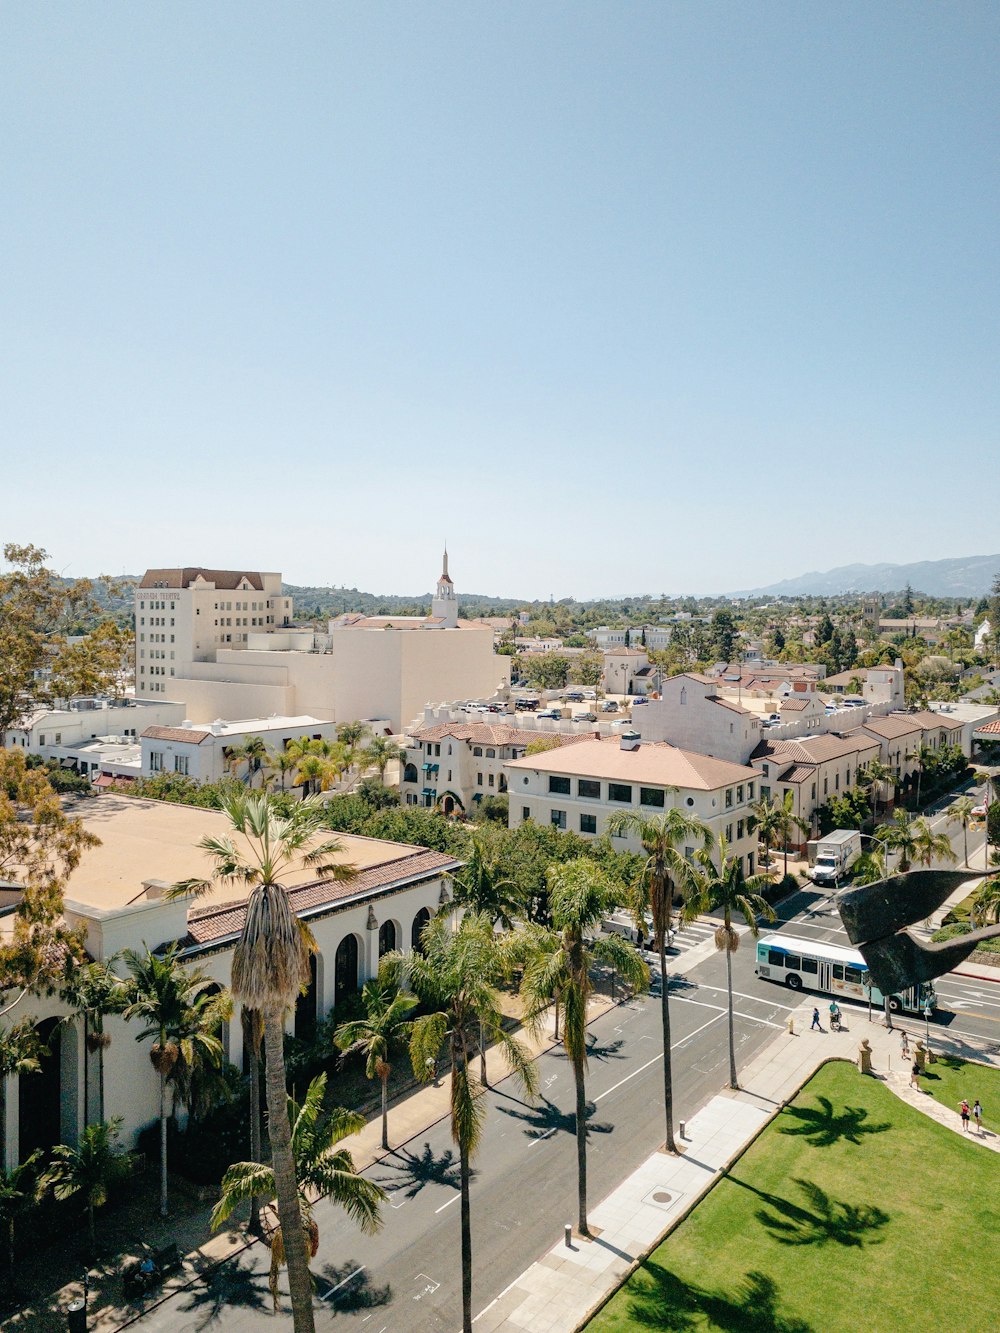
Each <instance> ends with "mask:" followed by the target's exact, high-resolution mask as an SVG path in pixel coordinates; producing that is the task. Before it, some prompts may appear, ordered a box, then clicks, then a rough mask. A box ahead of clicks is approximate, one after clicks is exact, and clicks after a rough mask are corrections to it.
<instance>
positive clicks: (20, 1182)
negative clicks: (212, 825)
mask: <svg viewBox="0 0 1000 1333" xmlns="http://www.w3.org/2000/svg"><path fill="white" fill-rule="evenodd" d="M41 1155H42V1153H41V1149H39V1148H36V1149H35V1151H34V1152H33V1153H32V1154H31V1156H30V1157H26V1158H25V1159H24V1161H23V1162H19V1163H18V1165H17V1166H12V1167H11V1168H10V1170H9V1171H4V1170H3V1169H2V1168H0V1228H2V1229H3V1235H4V1260H5V1264H6V1273H5V1276H6V1280H7V1282H8V1283H12V1282H13V1281H14V1272H15V1267H16V1264H15V1257H14V1239H15V1231H16V1227H17V1219H18V1218H19V1217H21V1216H23V1215H24V1214H25V1213H27V1212H28V1211H29V1209H31V1208H32V1207H34V1205H35V1204H36V1203H37V1202H38V1195H39V1184H38V1179H37V1176H36V1173H35V1168H36V1167H37V1166H38V1161H39V1158H40V1157H41Z"/></svg>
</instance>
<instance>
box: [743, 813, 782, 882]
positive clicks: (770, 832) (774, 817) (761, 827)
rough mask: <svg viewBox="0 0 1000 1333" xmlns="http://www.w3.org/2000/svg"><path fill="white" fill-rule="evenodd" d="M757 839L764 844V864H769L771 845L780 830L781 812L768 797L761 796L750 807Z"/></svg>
mask: <svg viewBox="0 0 1000 1333" xmlns="http://www.w3.org/2000/svg"><path fill="white" fill-rule="evenodd" d="M750 813H751V814H752V815H753V823H754V828H755V829H756V832H757V837H758V839H759V840H760V841H761V842H762V843H763V844H764V864H765V865H766V866H767V865H770V864H771V845H772V843H773V842H774V839H775V837H776V835H777V834H778V833H779V832H780V829H781V811H780V809H779V808H778V806H777V805H776V804H775V802H774V801H773V800H772V799H771V797H770V796H762V797H761V799H760V800H759V801H755V802H754V804H753V805H752V806H751V807H750Z"/></svg>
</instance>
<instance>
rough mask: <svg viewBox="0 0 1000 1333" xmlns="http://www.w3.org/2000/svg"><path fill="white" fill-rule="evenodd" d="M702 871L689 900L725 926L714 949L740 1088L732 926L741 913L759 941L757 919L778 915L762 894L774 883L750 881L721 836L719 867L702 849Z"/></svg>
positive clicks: (732, 1077) (732, 1070)
mask: <svg viewBox="0 0 1000 1333" xmlns="http://www.w3.org/2000/svg"><path fill="white" fill-rule="evenodd" d="M695 856H696V857H697V859H698V862H699V864H700V865H701V867H702V871H701V874H700V875H699V876H698V880H697V888H696V892H695V895H694V896H693V897H692V899H691V900H690V902H691V906H692V907H693V908H695V909H696V910H697V911H702V912H715V911H719V910H721V912H722V924H721V925H720V926H718V927H717V928H716V931H715V947H716V948H717V949H719V950H720V951H722V950H725V954H726V987H727V990H728V992H729V1086H730V1087H731V1088H738V1087H739V1079H738V1078H737V1074H736V1034H735V1029H734V1024H733V954H734V953H735V952H736V950H737V949H738V948H739V947H740V937H739V933H738V932H737V931H736V929H735V928H734V926H733V912H739V914H740V916H742V918H743V920H744V921H745V922H746V924H747V926H748V927H749V930H750V934H751V935H752V936H753V937H754V939H756V938H757V936H758V935H759V934H760V930H759V928H758V926H757V918H758V917H759V916H762V917H764V919H765V920H766V921H773V920H774V918H775V911H774V908H773V907H772V906H771V904H770V903H769V902H768V901H767V899H766V898H764V897H763V896H762V895H763V892H764V890H765V889H766V888H767V887H768V885H769V884H770V883H771V879H770V876H768V875H752V876H751V877H750V878H749V879H747V878H746V877H745V876H744V874H743V861H742V858H741V857H739V856H730V855H729V844H728V843H727V842H726V838H725V835H724V834H720V835H719V843H718V851H717V856H718V864H716V862H715V861H714V860H713V854H712V852H710V851H708V850H706V849H702V850H699V851H697V852H695Z"/></svg>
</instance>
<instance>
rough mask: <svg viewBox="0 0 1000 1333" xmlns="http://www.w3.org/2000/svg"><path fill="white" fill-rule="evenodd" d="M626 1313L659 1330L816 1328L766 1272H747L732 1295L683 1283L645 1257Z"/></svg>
mask: <svg viewBox="0 0 1000 1333" xmlns="http://www.w3.org/2000/svg"><path fill="white" fill-rule="evenodd" d="M632 1283H633V1287H632V1289H631V1290H629V1297H630V1299H629V1300H628V1315H629V1317H630V1319H631V1320H632V1321H633V1323H635V1324H638V1325H639V1326H640V1327H642V1328H655V1329H661V1330H663V1333H691V1331H692V1330H694V1329H703V1328H705V1327H706V1326H707V1327H709V1328H717V1329H724V1330H725V1333H814V1330H813V1327H812V1325H811V1324H809V1323H807V1322H806V1320H804V1319H799V1318H798V1317H797V1316H796V1315H793V1314H788V1313H785V1312H784V1311H783V1310H782V1308H781V1293H780V1292H779V1290H778V1286H777V1284H776V1283H775V1281H774V1280H773V1278H770V1277H768V1276H767V1274H765V1273H759V1272H749V1273H747V1274H745V1275H744V1277H743V1278H742V1279H741V1280H740V1282H739V1285H738V1286H737V1288H736V1290H735V1291H734V1292H732V1294H727V1293H726V1292H724V1291H717V1290H716V1291H713V1290H711V1289H710V1288H708V1287H699V1286H696V1285H695V1284H694V1283H688V1282H684V1281H683V1280H682V1279H681V1278H679V1277H678V1276H677V1275H676V1274H675V1273H672V1272H671V1271H670V1270H669V1269H668V1268H665V1267H664V1266H663V1265H662V1264H658V1263H656V1262H655V1261H654V1260H651V1259H650V1260H647V1261H646V1262H645V1263H644V1264H643V1265H642V1266H641V1268H640V1269H639V1270H638V1272H637V1273H636V1275H635V1277H634V1278H633V1279H632Z"/></svg>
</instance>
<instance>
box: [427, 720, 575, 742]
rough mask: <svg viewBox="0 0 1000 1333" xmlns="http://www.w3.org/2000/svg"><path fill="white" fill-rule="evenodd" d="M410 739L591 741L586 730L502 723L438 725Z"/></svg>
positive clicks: (448, 723)
mask: <svg viewBox="0 0 1000 1333" xmlns="http://www.w3.org/2000/svg"><path fill="white" fill-rule="evenodd" d="M410 736H411V738H412V739H413V740H415V741H441V740H444V739H445V738H448V739H450V740H455V741H468V742H469V743H470V744H471V745H530V744H531V742H532V741H537V740H556V741H558V742H559V744H560V745H573V744H575V743H576V742H577V741H589V740H592V739H593V735H592V733H591V732H589V731H587V732H579V733H577V734H575V735H564V734H563V733H561V732H558V731H529V730H528V729H527V728H524V727H511V726H508V725H507V724H506V723H504V722H438V723H436V724H435V725H434V726H433V727H423V728H421V730H420V731H414V732H411V733H410Z"/></svg>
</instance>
